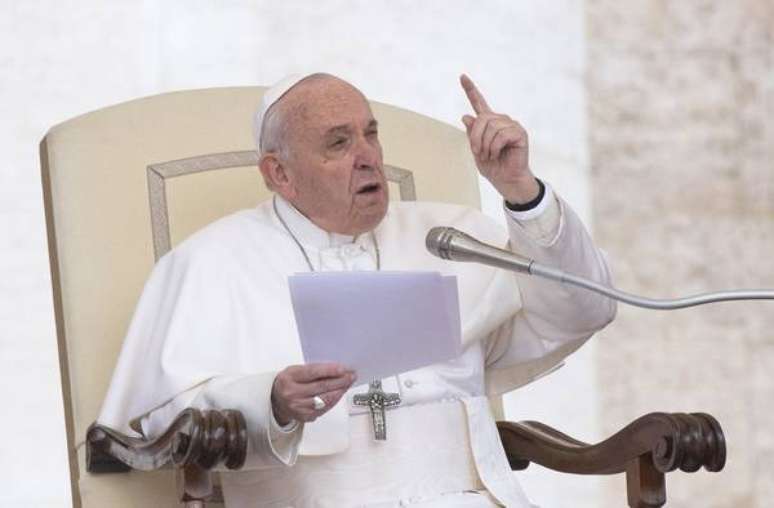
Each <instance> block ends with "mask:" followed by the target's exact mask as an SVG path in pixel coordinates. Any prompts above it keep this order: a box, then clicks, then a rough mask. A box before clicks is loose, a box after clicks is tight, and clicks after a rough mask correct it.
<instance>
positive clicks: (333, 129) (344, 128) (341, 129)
mask: <svg viewBox="0 0 774 508" xmlns="http://www.w3.org/2000/svg"><path fill="white" fill-rule="evenodd" d="M378 126H379V122H377V121H376V119H375V118H372V119H371V121H370V122H368V125H367V126H366V128H367V129H371V128H374V127H378ZM349 130H350V127H349V125H348V124H342V125H335V126H333V127H331V128H330V129H328V130H327V131H325V135H326V136H328V135H331V134H337V133H339V132H348V131H349Z"/></svg>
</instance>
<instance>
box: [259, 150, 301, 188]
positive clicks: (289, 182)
mask: <svg viewBox="0 0 774 508" xmlns="http://www.w3.org/2000/svg"><path fill="white" fill-rule="evenodd" d="M258 169H259V170H260V171H261V175H263V182H264V183H265V184H266V187H267V188H268V189H269V190H270V191H273V192H276V193H277V194H279V195H280V196H282V197H283V198H285V199H288V200H289V199H293V198H294V197H295V195H296V188H295V185H294V182H293V178H292V176H291V174H290V173H289V172H288V171H287V168H286V167H285V166H284V164H283V163H282V161H280V160H279V158H278V157H277V154H275V153H273V152H269V153H267V154H264V155H262V156H261V159H260V160H259V161H258Z"/></svg>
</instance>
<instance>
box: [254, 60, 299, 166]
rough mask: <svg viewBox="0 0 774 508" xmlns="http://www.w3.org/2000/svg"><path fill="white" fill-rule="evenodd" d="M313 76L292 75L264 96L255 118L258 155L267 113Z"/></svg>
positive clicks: (279, 82)
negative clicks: (287, 94)
mask: <svg viewBox="0 0 774 508" xmlns="http://www.w3.org/2000/svg"><path fill="white" fill-rule="evenodd" d="M309 76H311V74H306V75H303V76H302V75H299V74H291V75H289V76H286V77H284V78H282V79H281V80H279V81H277V82H276V83H275V84H274V85H272V86H271V88H269V89H268V90H266V92H265V93H264V94H263V98H262V99H261V105H260V107H259V108H258V110H257V111H256V112H255V116H254V117H253V136H254V138H255V149H256V151H257V152H258V155H259V156H260V155H261V131H262V130H263V122H264V119H265V117H266V112H267V111H269V108H270V107H272V105H274V103H275V102H277V101H278V100H280V99H281V98H282V96H283V95H285V94H286V93H288V91H289V90H290V89H291V88H293V87H294V86H296V85H297V84H298V83H299V82H300V81H301V80H303V79H305V78H307V77H309Z"/></svg>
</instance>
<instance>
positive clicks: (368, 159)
mask: <svg viewBox="0 0 774 508" xmlns="http://www.w3.org/2000/svg"><path fill="white" fill-rule="evenodd" d="M381 167H382V147H381V145H379V141H375V142H374V141H369V140H368V139H367V138H365V137H362V136H361V137H359V138H358V141H357V146H356V147H355V169H367V170H368V169H379V168H381Z"/></svg>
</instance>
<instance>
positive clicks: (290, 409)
mask: <svg viewBox="0 0 774 508" xmlns="http://www.w3.org/2000/svg"><path fill="white" fill-rule="evenodd" d="M354 381H355V372H354V371H352V370H350V369H347V368H346V367H344V366H342V365H338V364H335V363H311V364H308V365H291V366H290V367H287V368H286V369H284V370H283V371H281V372H280V373H279V374H277V377H275V378H274V385H273V386H272V389H271V405H272V410H273V411H274V417H275V418H276V419H277V423H279V424H280V425H286V424H288V423H290V421H291V420H296V421H299V422H312V421H314V420H315V419H317V417H318V416H320V415H322V414H323V413H325V412H327V411H328V410H329V409H331V408H332V407H333V406H335V405H336V403H337V402H338V401H339V400H340V399H341V397H342V396H343V395H344V394H345V393H346V392H347V390H348V389H349V387H350V386H352V383H353V382H354ZM315 396H317V397H320V398H321V399H322V400H323V402H324V403H325V406H324V407H320V408H315V403H314V398H315Z"/></svg>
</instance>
